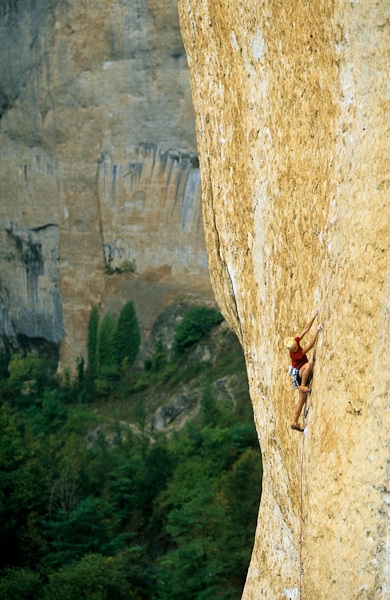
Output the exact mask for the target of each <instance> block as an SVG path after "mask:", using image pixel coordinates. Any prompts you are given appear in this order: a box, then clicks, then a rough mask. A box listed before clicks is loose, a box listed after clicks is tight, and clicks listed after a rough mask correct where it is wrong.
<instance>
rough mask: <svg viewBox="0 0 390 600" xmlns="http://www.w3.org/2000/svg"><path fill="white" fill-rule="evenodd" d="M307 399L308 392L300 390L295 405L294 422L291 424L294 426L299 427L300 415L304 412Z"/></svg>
mask: <svg viewBox="0 0 390 600" xmlns="http://www.w3.org/2000/svg"><path fill="white" fill-rule="evenodd" d="M306 399H307V394H305V393H304V392H301V390H299V396H298V402H297V403H296V405H295V409H294V418H293V422H292V423H291V425H293V426H294V427H299V423H298V421H299V417H300V415H301V412H302V408H303V407H304V406H305V403H306Z"/></svg>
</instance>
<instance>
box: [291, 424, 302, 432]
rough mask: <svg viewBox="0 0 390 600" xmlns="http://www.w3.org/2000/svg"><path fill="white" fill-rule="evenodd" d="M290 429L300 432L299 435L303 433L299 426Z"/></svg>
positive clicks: (292, 426)
mask: <svg viewBox="0 0 390 600" xmlns="http://www.w3.org/2000/svg"><path fill="white" fill-rule="evenodd" d="M291 429H294V430H295V431H300V432H301V433H303V431H304V429H302V428H301V427H299V425H291Z"/></svg>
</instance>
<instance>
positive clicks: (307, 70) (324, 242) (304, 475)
mask: <svg viewBox="0 0 390 600" xmlns="http://www.w3.org/2000/svg"><path fill="white" fill-rule="evenodd" d="M388 8H389V7H388V3H386V2H384V1H381V0H378V1H376V2H364V1H356V2H347V1H333V2H331V1H320V2H309V1H299V2H298V1H291V2H281V1H279V0H270V1H269V2H262V3H258V2H254V1H252V0H245V1H244V2H237V1H235V0H233V1H231V0H229V1H227V0H223V1H222V2H220V1H218V2H216V1H215V0H180V2H179V12H180V18H181V26H182V32H183V39H184V41H185V47H186V50H187V54H188V59H189V66H190V74H191V82H192V93H193V100H194V105H195V111H196V123H197V136H198V149H199V159H200V165H201V179H202V194H203V199H204V219H205V223H206V243H207V249H208V253H209V261H210V269H211V277H212V281H213V286H214V290H215V293H216V296H217V299H218V303H219V305H220V307H221V309H222V312H223V314H224V316H225V318H226V319H227V320H228V322H229V323H230V325H231V326H232V327H233V328H234V329H235V331H236V333H237V334H238V336H239V338H240V339H241V341H242V344H243V347H244V351H245V355H246V361H247V367H248V375H249V381H250V389H251V397H252V401H253V407H254V415H255V421H256V424H257V428H258V433H259V439H260V445H261V449H262V453H263V462H264V482H263V496H262V501H261V507H260V514H259V522H258V529H257V535H256V542H255V547H254V551H253V556H252V562H251V565H250V569H249V573H248V578H247V584H246V587H245V591H244V596H243V598H244V600H249V599H250V600H259V599H263V598H268V599H270V598H272V599H276V598H278V599H279V598H290V599H291V598H292V599H294V600H297V599H298V598H304V599H305V600H318V598H326V599H327V600H338V599H340V598H343V599H344V598H345V599H351V600H352V599H355V598H359V599H360V598H361V599H368V598H378V599H379V598H381V599H382V598H383V599H384V598H388V597H389V595H390V578H389V574H390V571H389V567H388V565H389V559H390V550H389V539H390V525H389V506H390V494H389V491H390V484H389V459H390V456H389V445H388V444H389V436H388V426H389V401H390V398H389V389H390V372H389V368H388V365H389V343H390V342H389V340H390V329H389V328H390V322H389V286H390V270H389V258H390V256H389V233H390V226H389V195H388V187H389V186H388V184H389V179H388V172H389V145H388V140H389V122H388V120H387V118H386V110H387V111H388V108H389V100H390V96H389V85H388V79H387V75H386V73H387V70H386V69H387V67H388V62H387V61H388V51H389V39H390V37H389V13H388ZM317 306H320V307H321V320H322V321H323V323H324V330H323V334H322V335H321V337H320V338H319V342H318V347H317V360H316V367H315V375H314V382H313V393H312V395H311V396H310V402H309V404H310V409H309V413H308V418H307V429H306V434H305V435H304V436H302V435H300V434H298V433H297V432H293V431H291V429H290V423H291V420H292V409H293V404H294V400H296V398H295V397H294V394H293V392H292V391H291V389H290V382H289V379H288V377H287V367H288V364H289V357H288V353H287V352H286V350H285V349H284V347H283V339H284V338H285V337H287V336H288V335H292V334H297V333H298V332H299V331H301V330H302V329H303V326H304V324H305V322H306V321H307V320H308V318H309V316H310V315H311V313H312V311H313V310H314V308H316V307H317Z"/></svg>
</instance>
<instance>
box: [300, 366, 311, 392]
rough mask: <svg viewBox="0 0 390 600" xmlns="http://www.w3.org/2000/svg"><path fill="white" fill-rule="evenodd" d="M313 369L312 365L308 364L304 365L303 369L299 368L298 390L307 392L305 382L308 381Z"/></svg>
mask: <svg viewBox="0 0 390 600" xmlns="http://www.w3.org/2000/svg"><path fill="white" fill-rule="evenodd" d="M312 369H313V365H312V364H311V363H310V362H308V363H306V364H305V365H303V367H301V368H300V369H299V375H300V377H301V385H300V386H299V388H298V389H300V390H301V391H302V392H304V391H307V382H308V379H309V377H310V375H311V372H312Z"/></svg>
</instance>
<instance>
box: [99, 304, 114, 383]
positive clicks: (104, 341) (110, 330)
mask: <svg viewBox="0 0 390 600" xmlns="http://www.w3.org/2000/svg"><path fill="white" fill-rule="evenodd" d="M115 329H116V319H115V317H113V316H112V315H110V314H109V313H107V314H106V315H104V317H103V319H102V320H101V323H100V325H99V329H98V337H97V352H98V359H99V360H98V362H99V371H100V372H102V373H105V372H108V371H110V369H112V368H115V352H114V346H113V344H114V333H115Z"/></svg>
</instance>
